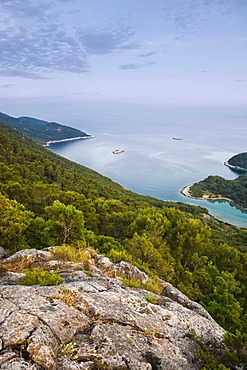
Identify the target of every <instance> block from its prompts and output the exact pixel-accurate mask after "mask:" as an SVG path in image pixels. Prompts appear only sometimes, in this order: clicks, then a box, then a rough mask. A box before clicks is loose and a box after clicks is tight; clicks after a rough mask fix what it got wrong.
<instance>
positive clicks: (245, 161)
mask: <svg viewBox="0 0 247 370" xmlns="http://www.w3.org/2000/svg"><path fill="white" fill-rule="evenodd" d="M228 163H229V164H230V165H231V166H236V167H241V168H244V169H246V171H247V153H239V154H236V155H234V156H233V157H231V158H230V159H229V161H228Z"/></svg>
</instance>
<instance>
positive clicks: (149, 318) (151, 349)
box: [0, 250, 225, 370]
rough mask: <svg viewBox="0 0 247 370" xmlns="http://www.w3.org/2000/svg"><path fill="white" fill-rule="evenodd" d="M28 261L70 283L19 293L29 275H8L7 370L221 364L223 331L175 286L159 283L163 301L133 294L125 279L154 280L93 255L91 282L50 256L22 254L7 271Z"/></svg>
mask: <svg viewBox="0 0 247 370" xmlns="http://www.w3.org/2000/svg"><path fill="white" fill-rule="evenodd" d="M27 262H28V264H29V266H30V264H31V263H32V265H33V266H34V265H35V264H36V265H39V266H40V265H42V266H43V267H45V268H46V269H51V268H52V269H54V268H59V269H60V270H61V276H62V277H63V278H64V283H63V284H62V285H59V286H53V287H52V286H50V287H42V286H38V285H35V286H20V285H18V282H19V280H20V277H21V276H23V273H17V272H15V273H13V272H12V273H11V272H10V271H8V272H5V273H3V274H2V276H1V277H0V302H1V310H0V322H1V326H0V336H1V347H0V367H1V369H6V370H7V369H23V370H25V369H32V370H35V369H50V370H52V369H53V370H55V369H63V370H79V369H84V370H85V369H87V370H90V369H91V370H93V369H97V370H100V369H102V370H103V369H108V370H114V369H122V370H124V369H126V370H127V369H129V370H148V369H157V370H159V369H160V370H162V369H163V370H164V369H169V370H177V369H187V370H196V369H201V368H202V366H203V364H204V365H207V364H208V363H210V364H214V365H215V366H219V364H220V363H221V360H222V358H223V353H224V352H223V349H224V348H225V346H224V344H223V336H224V334H225V331H224V330H223V329H222V328H221V327H220V326H219V325H218V324H217V323H216V322H215V321H214V320H213V319H212V318H211V317H210V315H209V314H208V313H207V312H206V311H205V310H204V309H203V307H201V306H200V305H198V304H196V303H195V302H192V301H190V300H189V299H188V298H187V297H186V296H184V295H183V294H181V293H180V292H179V291H177V290H176V289H175V288H173V287H172V286H171V285H170V284H167V283H166V282H164V281H163V282H161V284H162V286H163V293H162V294H161V295H157V294H154V293H152V294H151V295H150V292H148V291H146V290H144V289H130V288H127V287H126V286H125V285H124V284H123V282H122V281H121V280H120V278H121V276H122V277H126V274H127V276H128V278H132V279H133V278H135V279H137V280H140V281H144V280H145V281H148V280H149V279H148V277H147V276H146V275H145V274H143V273H142V272H141V271H139V270H138V269H136V268H134V266H131V265H129V264H127V263H125V264H124V263H120V264H113V263H111V262H110V260H108V259H107V258H104V257H102V256H99V255H94V256H92V255H91V256H90V261H89V262H88V263H87V269H90V271H91V273H90V275H89V274H88V270H87V271H85V270H84V268H83V266H82V264H75V263H69V262H63V264H61V261H57V260H56V259H55V257H54V255H53V254H52V253H50V252H45V251H43V252H41V251H36V250H29V251H28V250H27V251H25V250H24V251H20V252H18V253H17V254H15V255H12V256H11V257H9V258H7V259H5V260H4V261H3V264H4V265H7V266H10V265H11V266H12V269H15V267H16V266H18V264H20V263H21V264H22V265H25V264H26V263H27ZM86 272H87V273H86ZM111 276H114V277H111ZM16 284H17V285H16ZM150 296H151V297H153V303H150V302H149V300H150ZM203 356H204V357H205V358H204V357H203ZM206 358H207V359H206ZM205 359H206V360H205ZM209 359H210V362H209ZM205 368H206V367H205ZM207 368H208V367H207ZM215 368H216V367H215ZM217 368H218V367H217ZM222 369H224V367H223V368H222Z"/></svg>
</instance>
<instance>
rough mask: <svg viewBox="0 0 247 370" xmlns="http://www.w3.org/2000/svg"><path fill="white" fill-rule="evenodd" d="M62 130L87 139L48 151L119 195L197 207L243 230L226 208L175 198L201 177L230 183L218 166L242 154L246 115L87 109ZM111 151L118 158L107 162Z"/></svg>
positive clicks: (240, 215)
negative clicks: (117, 188)
mask: <svg viewBox="0 0 247 370" xmlns="http://www.w3.org/2000/svg"><path fill="white" fill-rule="evenodd" d="M67 121H68V120H67ZM66 124H68V125H70V126H73V127H76V128H79V129H81V130H82V131H85V132H87V133H88V134H90V135H94V138H92V139H85V140H78V141H70V142H63V143H57V144H53V145H50V146H49V149H50V150H51V151H53V152H55V153H57V154H59V155H61V156H63V157H65V158H68V159H70V160H72V161H74V162H77V163H80V164H82V165H84V166H87V167H89V168H91V169H93V170H95V171H97V172H99V173H100V174H102V175H104V176H107V177H109V178H111V179H112V180H114V181H116V182H118V183H119V184H121V185H122V186H123V187H124V188H126V189H129V190H132V191H134V192H137V193H139V194H144V195H150V196H152V197H156V198H159V199H163V200H169V201H174V202H184V203H189V204H193V205H199V206H202V207H205V208H207V209H208V211H209V213H210V214H211V215H213V216H214V217H216V218H217V219H219V220H221V221H224V222H227V223H230V224H232V225H235V226H237V227H247V212H246V211H244V210H243V209H240V208H236V207H235V206H234V205H233V204H232V203H229V202H228V201H222V200H221V201H208V200H194V199H190V198H187V197H185V196H183V195H182V194H181V190H182V189H183V188H184V187H185V186H187V185H190V184H193V183H194V182H198V181H200V180H203V179H204V178H206V177H207V176H209V175H219V176H222V177H224V178H226V179H235V178H236V177H238V175H237V174H236V173H235V172H233V171H232V170H230V169H229V168H228V167H226V166H225V165H224V162H225V161H227V160H228V159H229V158H231V157H232V156H233V155H235V154H238V153H242V152H246V151H247V107H161V106H156V105H151V104H150V105H148V104H146V105H134V104H127V103H126V104H109V103H105V104H104V103H95V102H91V103H87V104H85V105H84V106H82V107H81V109H80V110H79V111H78V110H77V111H76V110H75V112H73V113H71V112H70V122H67V123H66ZM177 139H179V140H177ZM116 149H121V150H124V152H123V153H120V154H113V153H112V152H113V151H114V150H116Z"/></svg>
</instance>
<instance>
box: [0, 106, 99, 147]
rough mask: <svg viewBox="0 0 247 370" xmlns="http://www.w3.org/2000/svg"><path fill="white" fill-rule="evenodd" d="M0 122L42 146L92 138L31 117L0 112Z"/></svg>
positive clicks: (69, 128) (79, 131)
mask: <svg viewBox="0 0 247 370" xmlns="http://www.w3.org/2000/svg"><path fill="white" fill-rule="evenodd" d="M0 120H1V121H2V122H3V123H5V124H7V125H9V126H11V127H13V128H14V129H16V130H18V131H20V132H21V133H23V134H24V135H26V136H28V137H29V138H31V139H33V140H34V141H36V142H37V143H39V144H42V145H44V146H49V145H50V144H55V143H58V142H65V141H72V140H81V139H90V138H92V137H93V136H92V135H88V134H86V133H85V132H83V131H81V130H78V129H75V128H73V127H69V126H64V125H61V124H59V123H57V122H47V121H43V120H40V119H36V118H32V117H19V118H14V117H11V116H8V115H7V114H4V113H1V112H0Z"/></svg>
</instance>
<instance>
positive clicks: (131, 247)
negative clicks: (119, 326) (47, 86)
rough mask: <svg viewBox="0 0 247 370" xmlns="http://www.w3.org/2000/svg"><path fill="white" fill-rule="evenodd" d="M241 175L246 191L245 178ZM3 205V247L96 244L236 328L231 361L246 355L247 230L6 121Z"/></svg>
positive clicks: (0, 151)
mask: <svg viewBox="0 0 247 370" xmlns="http://www.w3.org/2000/svg"><path fill="white" fill-rule="evenodd" d="M237 180H238V183H241V182H242V184H243V185H244V184H245V186H243V187H241V190H240V192H241V198H242V199H244V196H243V195H244V194H245V192H246V190H244V188H245V187H246V177H245V175H242V176H240V177H239V179H237ZM220 181H221V180H220ZM224 181H228V180H224ZM231 181H232V180H231ZM233 181H236V180H233ZM223 189H224V188H223V186H222V185H221V190H223ZM244 191H245V192H244ZM212 192H214V191H212ZM228 196H229V195H228ZM0 204H1V207H0V216H1V217H0V245H1V246H3V247H5V248H6V249H8V250H10V252H15V251H17V250H19V249H22V248H28V247H34V248H37V249H42V248H44V247H49V246H52V245H60V244H61V243H65V244H66V243H69V245H70V248H72V247H73V248H75V249H76V252H75V253H78V256H79V254H80V248H81V249H83V250H84V249H85V248H88V247H92V248H94V249H95V250H96V251H97V252H98V253H101V254H104V255H106V256H108V257H109V258H112V259H113V261H115V262H118V261H120V260H125V261H128V262H131V263H132V264H134V265H135V266H137V267H138V268H140V269H141V270H142V271H145V272H146V273H147V274H148V275H149V276H150V277H151V278H152V279H153V283H149V286H147V285H145V284H144V285H143V284H140V283H139V282H136V281H125V283H126V284H128V285H129V286H135V287H138V288H143V289H146V290H149V291H152V292H154V293H157V294H159V293H160V292H161V288H160V287H159V284H158V278H161V279H164V280H166V281H168V282H171V283H172V284H173V285H174V286H176V287H177V288H178V289H180V290H181V291H182V292H183V293H185V294H186V295H187V296H188V297H189V298H190V299H193V300H195V301H196V302H199V303H200V304H202V305H203V306H204V307H205V308H206V309H207V310H208V311H209V313H210V314H211V315H212V316H213V317H214V319H215V320H216V321H217V322H218V323H219V324H220V325H222V326H223V327H224V328H225V329H226V330H228V331H229V332H230V333H231V335H232V336H231V341H229V343H230V344H231V348H232V349H233V351H235V352H234V356H235V357H234V361H235V362H237V361H238V363H239V364H240V363H243V358H244V357H243V356H244V353H245V350H246V338H245V337H244V333H246V332H247V230H246V229H238V228H236V227H233V226H230V225H227V224H224V223H222V222H219V221H217V220H215V219H214V218H212V217H205V214H206V213H207V211H206V210H205V209H203V208H199V207H193V206H189V205H186V204H182V203H177V204H175V203H172V202H163V201H161V200H158V199H154V198H151V197H144V196H141V195H138V194H135V193H133V192H130V191H126V190H124V189H123V188H122V187H121V186H120V185H118V184H116V183H114V182H113V181H111V180H110V179H108V178H106V177H104V176H101V175H99V174H97V173H96V172H94V171H91V170H89V169H88V168H85V167H83V166H80V165H78V164H76V163H73V162H71V161H68V160H66V159H64V158H61V157H59V156H57V155H55V154H53V153H51V152H50V151H48V150H47V149H45V148H43V147H42V146H41V145H38V144H36V143H35V142H33V141H31V140H30V139H27V138H26V137H25V136H23V135H22V134H20V133H19V132H18V131H16V130H13V129H12V128H11V127H9V126H6V125H4V124H1V123H0ZM71 246H72V247H71ZM70 252H71V250H70ZM66 253H67V252H66ZM66 253H65V252H64V251H63V253H62V255H63V256H65V254H66ZM72 254H73V253H72ZM71 258H72V257H71ZM86 268H87V267H86ZM131 284H132V285H131ZM239 338H241V340H240V339H239ZM238 344H239V345H238Z"/></svg>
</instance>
